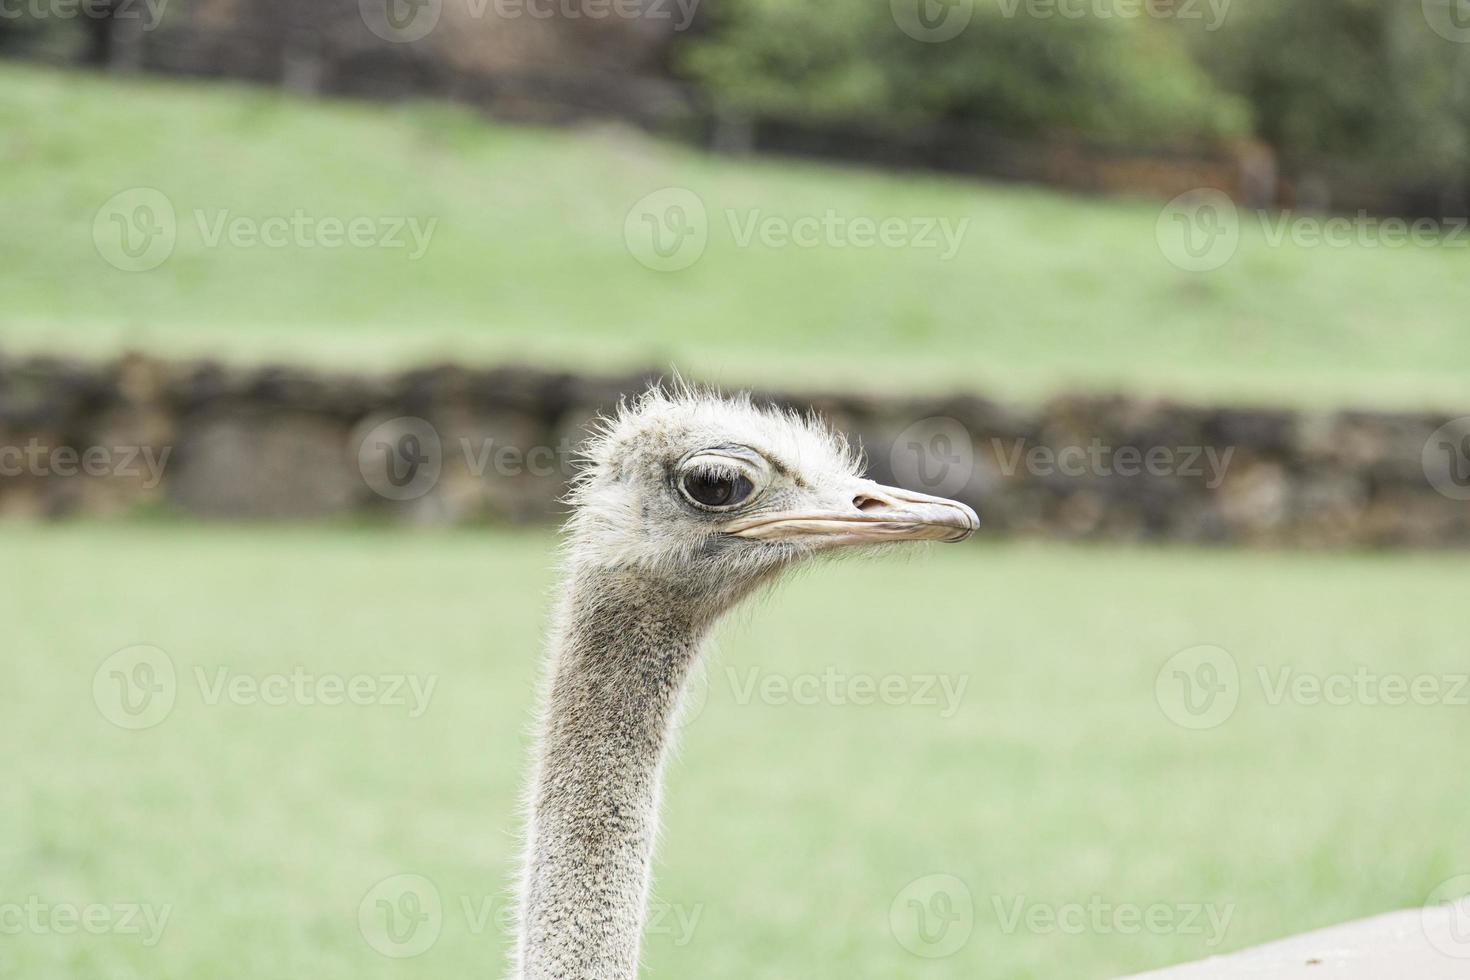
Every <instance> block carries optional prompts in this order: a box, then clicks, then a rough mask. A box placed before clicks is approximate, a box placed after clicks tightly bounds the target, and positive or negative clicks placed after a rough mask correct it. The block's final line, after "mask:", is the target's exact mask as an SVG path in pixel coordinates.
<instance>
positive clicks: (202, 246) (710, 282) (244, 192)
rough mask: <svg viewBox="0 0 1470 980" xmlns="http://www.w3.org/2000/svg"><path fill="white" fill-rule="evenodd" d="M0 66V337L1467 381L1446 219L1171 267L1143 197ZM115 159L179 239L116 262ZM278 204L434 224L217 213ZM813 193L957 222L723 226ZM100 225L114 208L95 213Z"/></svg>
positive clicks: (1253, 234)
mask: <svg viewBox="0 0 1470 980" xmlns="http://www.w3.org/2000/svg"><path fill="white" fill-rule="evenodd" d="M0 87H3V89H4V92H5V98H4V99H3V100H0V166H3V169H4V173H5V185H6V186H5V193H4V201H3V218H4V223H3V228H0V295H3V296H4V302H3V304H0V338H3V345H4V349H5V350H7V351H10V352H14V351H20V350H50V351H55V350H71V351H79V352H83V353H87V354H94V355H103V354H107V353H110V352H115V351H117V350H120V349H124V348H130V347H135V348H145V349H152V350H156V351H161V352H163V353H166V354H169V355H196V354H207V355H222V356H227V357H232V358H238V359H248V360H257V361H258V360H269V359H291V360H309V361H316V362H318V363H324V364H329V365H332V366H351V367H367V368H383V367H389V366H392V367H398V366H402V365H404V364H406V363H410V362H415V361H428V360H435V359H443V358H451V359H454V360H459V361H466V360H485V359H491V358H499V357H506V356H515V357H523V358H529V359H535V360H538V361H546V362H549V363H557V364H562V363H570V364H576V365H582V366H593V367H598V368H608V367H613V366H618V365H627V366H631V365H638V366H648V365H652V366H655V367H658V368H660V369H666V368H667V367H668V366H669V365H671V364H674V365H677V366H679V367H680V368H682V369H683V370H685V371H686V372H688V373H691V374H694V375H697V376H700V377H702V378H705V379H707V380H711V381H715V382H719V383H722V384H739V383H742V382H745V383H748V382H762V383H774V382H782V381H799V382H801V383H803V384H806V385H813V384H828V383H830V384H838V383H850V382H858V383H860V384H862V385H864V386H867V387H893V388H906V389H913V388H915V387H924V388H929V389H933V388H963V389H967V390H984V391H990V392H992V393H995V394H998V395H1002V396H1007V397H1017V398H1034V397H1040V396H1042V395H1045V394H1049V393H1051V392H1053V391H1056V390H1059V389H1066V388H1074V387H1077V386H1084V387H1092V388H1112V387H1128V388H1131V389H1133V390H1137V391H1157V392H1164V393H1172V394H1176V395H1183V396H1187V397H1190V398H1211V397H1221V398H1232V399H1245V400H1253V401H1261V400H1264V401H1283V402H1304V403H1323V404H1326V403H1334V404H1337V403H1351V404H1369V405H1375V404H1395V405H1400V404H1408V405H1413V406H1415V407H1422V406H1424V405H1426V404H1434V403H1442V404H1444V405H1445V406H1447V407H1461V406H1463V404H1464V401H1465V397H1466V386H1465V379H1464V371H1463V365H1464V364H1465V363H1466V361H1467V360H1470V331H1467V330H1466V329H1465V312H1464V311H1465V310H1466V309H1467V308H1470V275H1467V274H1466V271H1467V262H1470V249H1467V248H1465V247H1460V248H1449V247H1428V248H1425V247H1419V248H1414V247H1409V248H1396V249H1395V248H1367V247H1358V246H1353V247H1345V248H1336V247H1327V246H1318V247H1297V246H1293V245H1290V244H1286V245H1281V246H1274V247H1273V246H1272V245H1270V244H1269V241H1268V236H1267V234H1266V233H1265V232H1264V231H1263V230H1262V228H1261V227H1260V225H1259V223H1258V222H1256V221H1255V219H1254V218H1252V219H1250V220H1248V221H1246V222H1245V226H1244V228H1243V229H1242V233H1241V242H1240V247H1239V251H1238V253H1237V254H1236V255H1235V257H1234V258H1233V259H1232V260H1231V261H1230V262H1229V264H1227V265H1226V266H1224V267H1223V268H1221V269H1219V270H1218V271H1215V272H1211V273H1204V274H1196V273H1189V272H1184V271H1181V270H1180V269H1178V268H1176V267H1175V266H1174V265H1171V264H1170V263H1169V262H1168V261H1166V260H1165V258H1164V254H1163V252H1162V251H1161V249H1160V247H1159V244H1158V241H1157V240H1156V235H1155V229H1156V223H1157V221H1158V218H1159V213H1160V211H1159V209H1160V205H1159V204H1158V203H1157V202H1151V201H1126V200H1101V199H1086V198H1080V197H1074V196H1069V195H1064V194H1058V193H1055V192H1051V191H1046V190H1041V189H1035V188H1027V187H1021V186H1001V185H994V184H987V183H982V182H966V181H960V180H950V179H939V178H933V177H922V176H915V175H908V176H902V175H884V174H880V173H876V172H868V171H863V170H856V169H845V168H840V167H831V166H819V165H815V164H801V163H794V162H783V161H773V160H740V159H728V158H718V157H710V156H706V155H702V154H699V153H696V152H693V151H691V150H687V149H684V148H680V147H676V146H672V145H666V144H662V143H659V142H654V141H651V140H648V139H646V138H644V137H642V136H639V135H636V134H633V133H630V132H626V131H618V130H611V129H599V130H587V131H581V132H576V131H540V130H535V129H527V128H516V127H512V126H507V125H497V124H493V123H489V122H485V121H482V120H480V119H478V118H476V117H475V116H474V115H473V114H471V113H469V112H466V111H460V110H451V109H445V108H442V107H430V106H424V105H407V106H399V107H390V106H380V105H367V104H362V105H354V104H340V103H333V102H310V101H302V100H299V99H292V98H288V97H283V96H281V95H279V94H276V93H272V92H268V91H260V90H249V89H242V88H237V87H232V86H225V85H201V84H198V83H192V84H185V83H180V82H176V81H175V82H167V81H157V80H151V81H137V82H127V83H124V82H119V81H117V80H112V79H105V78H101V77H95V76H86V75H77V74H62V73H57V72H53V71H48V70H41V69H36V68H30V67H21V66H17V65H15V64H11V65H4V66H0ZM138 187H146V188H153V189H156V190H158V191H160V192H161V193H162V194H164V195H165V197H166V198H167V200H168V202H169V204H170V206H171V207H172V208H173V209H174V212H175V218H176V226H177V243H176V245H175V247H174V250H173V252H172V254H171V256H169V257H168V258H167V260H166V261H165V262H164V263H163V264H162V265H161V266H159V267H157V268H156V269H153V270H152V271H147V272H125V271H120V270H118V269H116V268H114V267H112V266H110V265H108V264H107V263H106V262H104V261H103V259H102V258H101V256H100V255H99V250H98V248H97V247H96V245H95V243H94V237H93V232H94V220H95V219H96V218H97V216H98V214H99V209H100V208H102V207H103V205H104V203H105V202H107V201H109V199H111V198H113V196H114V195H116V194H118V193H119V192H123V191H127V190H129V189H131V188H138ZM667 187H682V188H686V189H688V190H690V191H692V192H694V193H695V194H696V195H698V197H699V199H700V201H701V202H702V205H703V207H704V208H705V210H706V217H707V228H708V246H707V249H706V251H705V252H704V254H703V256H702V257H701V258H700V259H699V260H698V261H697V262H695V263H694V264H693V265H692V266H690V267H689V268H686V269H683V270H682V271H677V272H658V271H652V270H650V269H648V268H645V267H644V266H643V265H641V264H639V262H638V261H636V260H635V259H634V257H633V256H632V254H631V253H630V251H629V248H628V247H627V245H626V242H625V238H624V222H625V218H626V217H627V216H628V215H629V213H630V209H632V208H633V206H634V204H635V202H638V201H639V200H640V199H641V198H643V197H644V196H645V195H647V194H649V193H650V192H653V191H657V190H659V189H662V188H667ZM297 213H300V214H301V215H302V216H303V217H304V218H305V219H307V220H308V221H311V222H316V221H320V220H322V219H330V220H335V221H339V222H349V221H351V220H353V219H366V220H368V221H370V222H377V221H392V220H395V219H396V220H407V219H410V218H411V219H415V220H418V221H420V222H421V228H424V229H427V223H428V222H430V221H434V222H436V224H435V226H434V229H433V232H432V234H431V235H429V236H428V238H427V251H425V252H424V254H423V255H422V257H421V258H419V259H417V260H413V259H411V258H410V257H409V255H410V253H411V251H413V249H412V247H410V244H411V243H410V242H409V241H408V239H407V238H405V237H404V236H403V235H398V236H395V235H393V233H392V232H391V230H390V229H389V228H387V227H382V228H381V229H380V230H381V232H382V234H384V235H386V236H388V237H389V238H391V239H392V240H396V241H404V242H405V247H404V248H387V247H335V248H326V247H306V245H304V244H303V245H297V244H288V245H287V246H286V247H280V248H276V247H266V246H263V245H260V244H253V245H251V244H243V243H242V242H244V241H247V240H244V239H238V238H237V239H236V242H237V244H235V245H231V244H229V242H230V239H229V238H227V237H226V238H218V239H216V238H214V237H213V236H214V231H215V230H217V229H220V228H223V227H224V224H223V222H228V221H231V220H233V219H236V218H239V219H244V221H245V222H246V224H247V225H250V226H251V227H256V228H258V227H260V226H261V224H262V223H263V222H266V221H267V220H268V219H271V218H281V217H287V218H289V217H291V216H293V215H296V214H297ZM829 213H830V214H831V215H833V216H834V217H835V218H836V219H837V220H838V221H839V222H851V221H854V220H859V219H861V220H868V221H873V222H881V221H884V220H896V221H898V222H899V223H900V225H901V226H902V227H903V228H909V229H911V230H912V233H913V234H914V235H916V236H919V237H920V238H922V239H924V240H933V238H932V235H929V236H927V237H926V233H925V232H923V230H922V228H921V223H922V222H925V221H927V220H930V219H938V218H944V219H948V220H949V221H951V222H952V223H953V224H952V227H954V228H956V229H957V228H958V222H961V221H967V222H968V225H967V226H966V228H965V231H964V233H963V235H962V236H961V237H960V238H959V240H958V247H957V251H956V252H955V253H954V255H953V257H951V258H949V259H945V258H943V257H942V252H943V250H944V249H943V248H940V247H935V248H921V247H912V246H910V247H886V246H885V247H857V246H855V245H851V244H849V245H841V244H837V243H836V240H835V239H828V238H825V237H824V238H822V239H821V240H822V241H833V242H834V243H833V244H830V245H823V246H822V247H811V248H806V247H798V246H795V245H780V244H769V241H776V240H768V243H764V244H763V243H762V240H761V238H760V237H756V238H754V239H750V240H748V242H747V243H746V244H744V245H742V244H741V242H742V240H743V236H744V234H745V231H746V230H747V229H749V228H750V227H751V223H752V222H753V221H761V220H765V219H774V220H775V222H776V223H777V225H778V230H779V227H785V226H787V225H790V224H791V223H792V222H795V221H797V220H798V219H801V218H804V217H805V218H817V219H823V218H824V216H826V215H828V214H829ZM636 223H637V222H636V221H635V225H636ZM314 227H316V226H314ZM374 227H378V226H376V225H375V226H374ZM100 229H101V233H102V234H104V235H105V234H108V233H113V234H115V233H116V230H115V229H112V228H111V226H110V225H109V223H108V218H106V217H104V219H103V221H102V223H101V226H100ZM338 234H339V235H340V234H341V232H340V230H339V231H338ZM836 235H837V236H838V238H840V239H841V240H842V241H851V240H852V239H851V234H850V233H843V232H838V233H836ZM900 237H902V236H900ZM368 238H369V239H370V240H378V239H374V238H372V236H371V235H369V236H368ZM289 240H290V241H292V242H294V241H298V240H299V239H297V238H294V237H293V238H291V239H289ZM323 240H324V239H323V238H318V237H310V236H308V241H313V242H319V241H323ZM211 241H213V242H214V244H211ZM1459 244H1460V245H1461V246H1467V245H1470V240H1464V241H1461V242H1459Z"/></svg>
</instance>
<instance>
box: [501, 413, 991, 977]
mask: <svg viewBox="0 0 1470 980" xmlns="http://www.w3.org/2000/svg"><path fill="white" fill-rule="evenodd" d="M588 456H589V462H588V466H587V468H586V470H585V471H584V472H583V473H582V474H581V476H580V477H579V479H578V481H577V485H576V487H575V488H574V490H573V493H572V499H571V503H572V505H573V512H572V518H571V522H570V524H569V538H568V547H567V558H568V568H567V573H568V574H567V575H566V576H565V581H564V584H563V591H562V601H561V605H560V607H559V611H558V613H557V615H556V616H555V617H554V618H553V630H552V638H551V650H550V658H549V659H550V664H551V671H550V677H549V680H548V686H547V692H546V697H545V705H544V710H543V717H542V723H541V737H540V740H539V750H538V754H537V758H536V763H535V767H534V770H533V776H532V789H531V822H530V833H529V837H528V841H527V848H526V864H525V873H524V878H523V880H522V886H521V906H520V910H521V928H520V937H519V941H518V945H517V961H516V964H517V965H516V977H517V978H518V980H632V978H633V977H635V976H636V974H637V963H638V949H639V939H640V935H641V930H642V923H643V916H644V910H645V906H646V902H647V897H648V889H649V880H650V866H651V862H652V855H653V841H654V837H655V833H656V828H657V824H658V790H659V782H660V769H661V766H662V760H663V757H664V753H665V749H666V747H667V745H668V743H669V740H670V737H671V735H672V729H673V717H674V712H675V710H676V707H677V705H678V703H679V700H680V698H681V696H682V690H683V687H684V684H685V681H686V680H687V678H688V675H689V671H690V668H691V666H692V665H693V663H694V661H695V660H696V658H697V657H698V656H699V650H700V645H701V643H702V640H703V637H704V635H705V634H706V633H707V632H708V630H709V628H710V626H711V625H712V624H713V623H714V621H715V620H716V619H717V618H718V617H719V616H720V614H721V613H723V612H725V611H726V610H727V609H729V608H730V607H731V606H733V605H734V604H735V603H736V602H737V601H739V600H740V598H741V597H742V596H745V595H746V594H748V593H749V592H750V591H751V590H752V589H754V588H756V587H757V586H759V585H760V584H761V583H763V582H765V581H767V580H769V579H771V578H772V577H774V576H775V575H776V574H777V573H778V572H780V571H781V570H782V569H784V568H787V567H789V566H790V565H792V564H793V563H795V562H797V561H799V560H801V559H803V558H806V557H807V556H809V555H813V554H816V553H818V552H824V551H829V550H832V549H835V548H841V547H850V546H853V545H865V544H880V543H885V542H890V541H910V540H924V539H928V540H937V541H958V540H961V539H963V538H966V537H969V536H970V534H971V533H972V532H973V531H974V530H975V527H976V525H977V523H978V522H977V521H976V518H975V512H974V511H972V510H970V508H968V507H966V506H965V505H963V504H958V503H955V502H954V501H950V500H943V499H941V498H939V497H930V496H926V495H925V494H919V493H912V492H910V491H907V490H898V489H895V488H893V487H885V486H880V485H879V484H877V483H874V482H872V481H871V480H866V479H864V478H863V477H862V476H861V475H859V464H858V459H857V456H856V454H855V453H853V452H851V451H850V450H849V449H848V447H847V445H846V443H844V442H843V441H842V440H841V439H839V438H837V437H836V436H834V435H833V434H832V433H830V432H828V431H827V430H826V429H824V428H823V427H822V426H821V425H820V424H818V423H817V422H816V421H815V420H813V419H808V418H802V417H801V416H798V415H793V414H790V413H784V412H778V411H772V410H767V409H761V408H757V407H756V406H754V405H752V404H751V402H750V400H749V399H748V398H746V399H733V400H727V399H722V398H716V397H714V396H713V395H708V394H704V393H701V392H698V391H692V390H689V389H687V388H682V387H681V388H680V389H679V390H677V391H676V392H674V393H673V394H667V393H664V392H662V391H659V390H657V389H655V390H653V391H650V392H649V393H648V394H646V395H644V396H643V397H642V398H640V399H638V400H637V401H636V402H635V403H633V404H632V405H628V406H625V407H624V408H623V409H622V411H620V412H619V413H618V414H617V415H616V417H614V418H612V419H609V420H607V421H606V422H605V423H604V424H603V426H602V429H601V431H600V432H599V433H598V435H597V436H596V438H594V439H593V441H592V443H591V444H590V446H589V447H588Z"/></svg>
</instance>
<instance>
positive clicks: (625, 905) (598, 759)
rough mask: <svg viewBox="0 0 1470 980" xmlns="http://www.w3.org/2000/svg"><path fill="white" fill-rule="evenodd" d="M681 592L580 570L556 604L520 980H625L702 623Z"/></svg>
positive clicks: (632, 963) (633, 965) (534, 791)
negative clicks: (666, 766) (668, 760)
mask: <svg viewBox="0 0 1470 980" xmlns="http://www.w3.org/2000/svg"><path fill="white" fill-rule="evenodd" d="M698 598H699V597H695V596H690V595H687V594H682V588H681V586H680V585H679V584H678V583H672V582H663V583H657V582H649V581H648V580H646V579H644V578H641V577H637V576H634V575H632V574H629V573H626V572H620V571H608V570H593V571H587V570H585V569H584V570H582V571H580V572H576V573H574V574H573V575H572V577H571V579H570V581H569V582H568V584H567V586H566V589H565V591H564V593H563V595H562V599H561V604H560V608H559V615H558V622H557V625H556V627H555V629H554V631H553V635H552V643H551V652H550V657H551V664H550V666H551V673H550V678H549V686H548V689H547V693H546V703H545V710H544V714H543V717H542V728H541V734H540V745H539V753H538V759H537V765H536V770H535V772H534V774H533V776H532V785H531V796H530V803H531V823H530V832H529V840H528V842H527V852H526V866H525V870H524V879H523V882H522V894H521V900H520V936H519V949H518V953H517V957H518V968H517V972H516V974H515V975H516V977H517V978H518V980H633V978H634V977H635V976H636V975H637V972H638V950H639V940H640V938H641V935H642V931H643V919H644V914H645V910H646V906H647V900H648V889H649V870H650V865H651V861H652V858H653V845H654V838H655V836H656V834H657V829H658V800H659V783H660V772H661V769H662V767H663V760H664V756H665V750H666V748H667V746H668V744H669V741H670V730H671V728H672V725H673V720H674V715H675V712H676V711H677V710H678V705H679V698H680V695H681V692H682V689H683V686H684V681H685V679H686V678H687V676H688V674H689V669H690V667H691V666H692V664H693V662H694V660H695V657H696V656H697V655H698V650H699V645H700V643H701V641H702V639H703V636H704V634H705V632H706V630H707V627H708V622H697V621H694V620H692V619H691V616H690V612H689V610H691V609H699V608H701V607H703V606H705V603H702V602H700V601H698Z"/></svg>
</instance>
